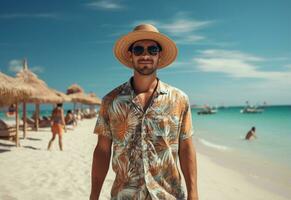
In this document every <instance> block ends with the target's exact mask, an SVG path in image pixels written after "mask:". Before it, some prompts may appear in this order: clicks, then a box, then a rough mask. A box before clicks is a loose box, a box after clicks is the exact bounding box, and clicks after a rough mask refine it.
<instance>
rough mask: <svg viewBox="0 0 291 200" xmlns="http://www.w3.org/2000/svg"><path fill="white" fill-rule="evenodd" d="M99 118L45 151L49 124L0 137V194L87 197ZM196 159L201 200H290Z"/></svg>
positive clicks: (7, 197)
mask: <svg viewBox="0 0 291 200" xmlns="http://www.w3.org/2000/svg"><path fill="white" fill-rule="evenodd" d="M95 121H96V120H95V119H92V120H84V121H81V122H80V123H79V126H78V127H77V128H76V129H75V130H69V131H68V132H67V133H66V134H65V135H64V139H63V140H64V151H63V152H61V151H59V149H58V143H57V141H55V143H54V146H53V149H52V151H47V150H46V147H47V143H48V141H49V139H50V137H51V133H50V130H49V129H42V130H41V131H39V132H29V134H28V138H27V139H26V140H20V142H21V147H20V148H15V147H14V145H13V143H12V142H9V141H5V140H0V199H1V200H15V199H19V200H20V199H21V200H39V199H42V200H50V199H54V200H56V199H57V200H60V199H64V200H68V199H72V200H81V199H88V197H89V194H90V173H91V163H92V154H93V150H94V148H95V145H96V142H97V137H96V136H95V135H94V134H92V131H93V128H94V125H95ZM20 135H22V134H20ZM198 151H199V149H198ZM197 160H198V184H199V195H200V199H201V200H240V199H241V200H242V199H243V200H245V199H248V200H266V199H270V200H287V199H290V198H287V197H286V198H284V197H282V196H279V195H278V194H275V193H272V192H270V191H267V190H266V189H263V188H260V187H259V186H257V185H255V184H254V183H252V182H249V181H247V179H246V178H245V177H244V176H243V175H242V174H240V173H238V172H236V171H234V170H231V169H229V168H227V166H222V165H219V164H217V163H215V162H213V161H212V160H211V159H210V158H209V157H207V156H204V155H203V154H201V153H197ZM113 180H114V173H113V171H112V170H111V169H110V171H109V173H108V175H107V177H106V180H105V183H104V186H103V189H102V192H101V197H100V199H109V197H110V189H111V185H112V183H113Z"/></svg>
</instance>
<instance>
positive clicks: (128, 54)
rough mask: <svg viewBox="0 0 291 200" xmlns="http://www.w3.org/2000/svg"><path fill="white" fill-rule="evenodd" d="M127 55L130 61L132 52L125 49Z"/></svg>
mask: <svg viewBox="0 0 291 200" xmlns="http://www.w3.org/2000/svg"><path fill="white" fill-rule="evenodd" d="M127 56H128V57H129V60H130V61H131V62H132V52H131V51H127Z"/></svg>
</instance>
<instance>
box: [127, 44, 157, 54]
mask: <svg viewBox="0 0 291 200" xmlns="http://www.w3.org/2000/svg"><path fill="white" fill-rule="evenodd" d="M144 51H145V48H144V47H143V46H135V47H133V48H132V52H133V54H134V55H135V56H141V55H142V54H143V52H144ZM147 52H148V53H149V54H150V55H151V56H156V55H157V54H158V52H160V48H159V47H158V46H148V47H147Z"/></svg>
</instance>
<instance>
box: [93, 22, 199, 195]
mask: <svg viewBox="0 0 291 200" xmlns="http://www.w3.org/2000/svg"><path fill="white" fill-rule="evenodd" d="M114 53H115V56H116V57H117V59H118V60H119V61H120V62H121V63H122V64H124V65H125V66H127V67H129V68H132V69H133V71H134V73H133V77H132V78H131V79H130V80H129V81H128V82H126V83H124V84H122V85H121V86H119V87H117V88H115V89H114V90H113V91H111V92H110V93H108V94H107V95H106V96H105V97H104V98H103V101H102V105H101V107H100V111H99V117H98V120H97V123H96V127H95V130H94V132H95V133H96V134H98V144H97V146H96V148H95V151H94V156H93V164H92V188H91V196H90V199H91V200H93V199H94V200H95V199H98V198H99V195H100V191H101V187H102V184H103V181H104V179H105V176H106V174H107V171H108V168H109V163H110V158H111V145H113V158H112V168H113V170H114V172H115V173H116V178H115V181H114V183H113V186H112V189H111V199H133V200H134V199H141V200H144V199H146V200H148V199H153V200H159V199H165V200H171V199H186V194H185V192H184V190H183V188H182V183H181V182H182V181H181V176H180V172H179V170H178V165H177V158H178V157H179V160H180V166H181V169H182V172H183V174H184V177H185V181H186V186H187V193H188V195H187V198H188V200H196V199H198V192H197V173H196V171H197V169H196V153H195V150H194V147H193V144H192V139H191V136H192V120H191V110H190V105H189V100H188V97H187V95H186V94H185V93H183V92H182V91H181V90H179V89H177V88H174V87H171V86H169V85H167V84H166V83H163V82H162V81H160V80H159V79H158V78H157V72H156V71H157V69H160V68H163V67H166V66H168V65H169V64H171V63H172V62H173V61H174V60H175V59H176V56H177V48H176V45H175V43H174V42H173V41H172V40H171V39H169V38H168V37H167V36H165V35H163V34H161V33H159V31H158V30H157V29H156V28H155V27H154V26H152V25H149V24H142V25H139V26H137V27H135V29H134V30H133V32H130V33H129V34H127V35H125V36H123V37H121V38H120V39H119V40H118V41H117V42H116V44H115V47H114Z"/></svg>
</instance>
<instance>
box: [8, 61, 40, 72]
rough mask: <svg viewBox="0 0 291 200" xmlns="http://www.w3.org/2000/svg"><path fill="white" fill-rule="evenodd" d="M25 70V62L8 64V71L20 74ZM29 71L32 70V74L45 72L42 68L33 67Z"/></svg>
mask: <svg viewBox="0 0 291 200" xmlns="http://www.w3.org/2000/svg"><path fill="white" fill-rule="evenodd" d="M22 69H23V60H17V59H14V60H11V61H9V64H8V70H9V71H11V72H15V73H17V72H20V71H21V70H22ZM29 70H31V71H32V72H35V73H42V72H44V67H42V66H33V67H29Z"/></svg>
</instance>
